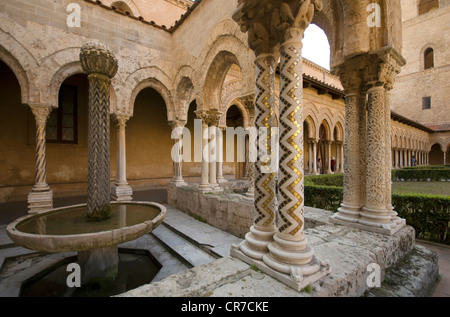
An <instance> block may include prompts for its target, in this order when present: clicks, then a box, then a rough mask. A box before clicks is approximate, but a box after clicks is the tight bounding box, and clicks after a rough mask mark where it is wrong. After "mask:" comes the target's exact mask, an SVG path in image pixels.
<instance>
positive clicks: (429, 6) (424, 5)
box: [419, 0, 439, 15]
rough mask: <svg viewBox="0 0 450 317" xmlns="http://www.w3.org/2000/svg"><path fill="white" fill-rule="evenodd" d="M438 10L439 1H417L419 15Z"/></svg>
mask: <svg viewBox="0 0 450 317" xmlns="http://www.w3.org/2000/svg"><path fill="white" fill-rule="evenodd" d="M438 8H439V0H419V15H422V14H425V13H427V12H429V11H431V10H433V9H438Z"/></svg>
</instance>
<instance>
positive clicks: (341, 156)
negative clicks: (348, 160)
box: [339, 143, 344, 173]
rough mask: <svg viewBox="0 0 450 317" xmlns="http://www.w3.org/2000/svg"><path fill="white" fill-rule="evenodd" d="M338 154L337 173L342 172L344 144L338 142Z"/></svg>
mask: <svg viewBox="0 0 450 317" xmlns="http://www.w3.org/2000/svg"><path fill="white" fill-rule="evenodd" d="M339 149H340V154H339V173H343V172H344V144H343V143H341V144H339Z"/></svg>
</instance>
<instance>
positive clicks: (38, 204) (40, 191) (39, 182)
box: [28, 105, 53, 213]
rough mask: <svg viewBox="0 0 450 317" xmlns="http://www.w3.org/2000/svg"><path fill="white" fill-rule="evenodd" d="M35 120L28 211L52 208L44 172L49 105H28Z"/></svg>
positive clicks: (50, 193)
mask: <svg viewBox="0 0 450 317" xmlns="http://www.w3.org/2000/svg"><path fill="white" fill-rule="evenodd" d="M30 108H31V111H32V112H33V115H34V118H35V120H36V160H35V162H36V170H35V183H34V186H33V188H32V189H31V192H30V193H29V194H28V212H30V213H33V212H38V211H42V210H46V209H51V208H53V191H52V190H51V189H50V187H49V186H48V184H47V172H46V164H47V160H46V124H47V119H48V116H49V115H50V112H51V111H52V108H51V107H49V106H43V105H30Z"/></svg>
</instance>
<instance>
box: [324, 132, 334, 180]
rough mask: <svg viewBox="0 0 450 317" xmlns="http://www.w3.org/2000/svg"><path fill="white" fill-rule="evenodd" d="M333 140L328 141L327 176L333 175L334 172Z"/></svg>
mask: <svg viewBox="0 0 450 317" xmlns="http://www.w3.org/2000/svg"><path fill="white" fill-rule="evenodd" d="M331 143H332V141H331V140H327V141H326V143H325V144H326V152H327V154H326V156H327V162H326V163H327V171H326V174H333V171H332V170H331Z"/></svg>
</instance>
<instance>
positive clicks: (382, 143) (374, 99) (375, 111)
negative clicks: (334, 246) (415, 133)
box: [360, 86, 390, 225]
mask: <svg viewBox="0 0 450 317" xmlns="http://www.w3.org/2000/svg"><path fill="white" fill-rule="evenodd" d="M385 113H386V103H385V91H384V87H383V86H373V87H371V88H370V89H369V91H368V124H367V126H368V130H367V147H366V148H367V156H366V157H367V171H366V175H367V178H366V206H365V207H364V208H363V212H362V213H361V218H362V219H361V220H360V222H361V223H364V224H367V225H372V224H385V223H389V221H390V216H389V215H388V212H387V210H386V195H385V186H386V157H387V154H386V138H385V137H380V136H383V135H384V134H385V133H386V124H385V122H386V121H385V119H386V115H385Z"/></svg>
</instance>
